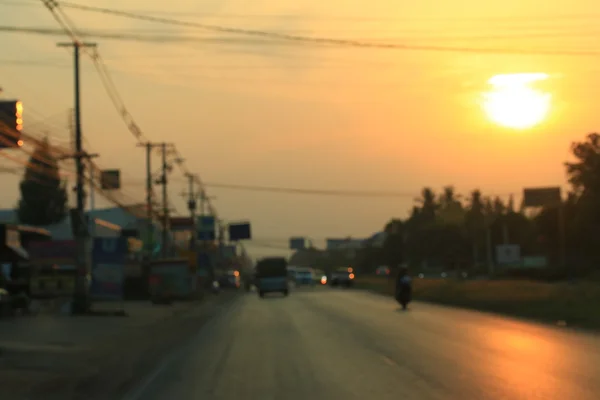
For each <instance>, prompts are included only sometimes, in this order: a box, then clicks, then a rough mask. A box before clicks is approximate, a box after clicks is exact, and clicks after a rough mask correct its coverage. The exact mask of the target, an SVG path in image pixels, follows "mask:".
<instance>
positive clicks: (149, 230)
mask: <svg viewBox="0 0 600 400" xmlns="http://www.w3.org/2000/svg"><path fill="white" fill-rule="evenodd" d="M137 146H138V147H144V148H145V149H146V237H145V238H144V239H145V240H144V242H145V245H146V249H145V250H146V251H147V255H148V258H150V255H151V253H152V250H151V249H150V248H148V247H147V246H149V244H150V243H151V242H153V241H154V223H153V215H152V209H153V191H152V184H153V182H152V150H153V149H154V148H155V147H157V146H158V144H156V143H151V142H148V143H139V144H138V145H137Z"/></svg>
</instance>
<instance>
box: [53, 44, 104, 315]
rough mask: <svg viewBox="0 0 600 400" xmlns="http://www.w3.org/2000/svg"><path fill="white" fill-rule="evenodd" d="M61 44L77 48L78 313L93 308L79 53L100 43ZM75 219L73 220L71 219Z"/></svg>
mask: <svg viewBox="0 0 600 400" xmlns="http://www.w3.org/2000/svg"><path fill="white" fill-rule="evenodd" d="M58 47H72V48H73V61H74V63H73V67H74V89H75V105H74V114H75V154H74V156H75V165H76V169H77V184H76V191H77V209H76V215H75V218H78V219H79V221H78V222H79V223H77V222H76V223H75V225H74V226H75V227H76V229H74V232H73V233H74V236H75V240H76V243H77V272H78V273H77V280H76V283H75V291H74V295H73V304H72V308H71V310H72V312H73V313H74V314H83V313H86V312H87V311H88V310H89V308H90V305H91V304H90V296H89V290H88V288H89V284H88V280H89V279H88V278H89V275H90V267H91V266H90V265H89V260H90V257H91V254H88V253H89V252H90V248H89V246H88V245H87V241H88V236H89V232H88V230H87V227H86V223H85V218H84V210H85V193H84V192H85V190H84V184H85V180H84V171H83V169H84V165H83V158H85V157H86V156H87V155H86V154H85V153H84V152H83V146H82V133H81V100H80V85H79V81H80V80H79V53H80V49H81V48H95V47H96V43H82V42H78V41H73V42H69V43H59V44H58ZM71 223H73V221H71Z"/></svg>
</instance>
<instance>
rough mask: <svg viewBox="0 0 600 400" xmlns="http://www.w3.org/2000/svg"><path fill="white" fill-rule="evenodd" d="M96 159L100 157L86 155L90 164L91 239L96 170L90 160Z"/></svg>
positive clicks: (94, 222)
mask: <svg viewBox="0 0 600 400" xmlns="http://www.w3.org/2000/svg"><path fill="white" fill-rule="evenodd" d="M96 157H100V154H97V153H94V154H86V158H87V159H88V160H89V164H90V221H91V224H92V226H91V229H90V233H91V236H92V238H94V237H95V236H96V221H95V220H94V217H93V216H92V213H93V212H94V210H95V209H96V199H95V195H94V193H95V190H94V189H95V188H94V176H95V175H96V168H95V165H94V163H93V162H92V158H96Z"/></svg>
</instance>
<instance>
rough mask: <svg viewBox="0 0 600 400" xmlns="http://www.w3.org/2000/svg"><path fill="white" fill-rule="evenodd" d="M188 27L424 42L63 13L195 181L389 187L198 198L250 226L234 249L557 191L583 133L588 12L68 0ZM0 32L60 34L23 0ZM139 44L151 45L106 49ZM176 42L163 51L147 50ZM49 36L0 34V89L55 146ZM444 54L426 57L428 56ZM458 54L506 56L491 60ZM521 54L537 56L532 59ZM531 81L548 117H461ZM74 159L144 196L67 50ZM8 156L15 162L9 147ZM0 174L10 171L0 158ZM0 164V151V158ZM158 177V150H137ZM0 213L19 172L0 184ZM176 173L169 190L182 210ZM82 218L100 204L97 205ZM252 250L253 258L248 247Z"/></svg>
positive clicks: (104, 103)
mask: <svg viewBox="0 0 600 400" xmlns="http://www.w3.org/2000/svg"><path fill="white" fill-rule="evenodd" d="M74 2H77V3H79V4H88V5H93V6H97V7H107V8H115V9H121V10H127V11H132V12H136V13H140V14H146V15H153V16H162V17H168V18H173V19H178V20H185V21H194V22H200V23H203V24H210V25H219V26H226V27H233V28H240V29H255V30H262V31H269V32H279V33H288V34H293V35H302V36H309V37H327V38H336V39H352V40H358V41H364V42H372V43H388V44H402V45H409V46H425V47H429V48H436V49H437V50H428V51H423V50H411V49H406V48H405V49H397V48H396V49H391V48H360V47H356V46H339V45H323V44H319V43H302V42H286V41H276V40H269V39H265V38H258V37H250V36H244V35H240V34H230V33H222V32H214V31H208V30H202V29H199V28H195V27H190V28H187V27H180V26H170V25H164V24H158V23H150V22H143V21H138V20H133V19H127V18H122V17H116V16H110V15H103V14H97V13H90V12H84V11H80V10H73V9H69V8H65V9H64V10H65V12H66V13H67V15H68V16H69V17H70V20H71V21H72V22H73V23H74V24H75V26H76V27H77V28H78V30H79V31H80V32H91V33H96V34H98V36H99V37H96V38H89V39H86V40H93V41H95V42H97V44H98V50H99V52H100V54H101V56H102V58H103V59H104V60H105V62H106V65H107V66H108V69H109V71H110V73H111V75H112V78H113V80H114V82H115V84H116V85H117V87H118V90H119V93H120V95H121V97H122V98H123V100H124V102H125V104H126V106H127V109H128V110H129V112H130V113H131V114H132V115H133V117H134V118H135V121H136V123H137V125H138V126H139V127H140V128H141V130H142V131H143V132H144V134H145V136H146V137H148V138H150V139H152V140H153V141H168V142H172V143H174V144H175V145H176V146H177V148H178V149H179V150H180V152H181V153H182V154H183V156H184V158H185V160H186V165H187V167H188V169H189V170H190V171H192V172H194V173H198V174H199V175H200V176H201V177H202V179H203V180H204V181H205V182H207V183H225V184H239V185H259V186H277V187H297V188H307V189H331V190H335V189H340V190H364V191H395V192H400V193H401V194H402V195H399V196H397V197H394V198H374V197H348V196H337V197H333V196H330V197H327V196H315V195H301V194H282V193H266V192H251V191H238V190H232V189H222V188H214V187H209V188H208V192H209V194H210V195H211V196H215V199H214V200H213V202H214V205H215V207H216V208H217V210H218V212H219V215H220V216H221V217H222V218H224V219H226V220H230V221H236V220H245V219H247V220H250V221H251V223H252V227H253V235H254V237H255V238H256V241H255V245H254V246H252V247H251V251H254V252H259V253H262V252H264V253H269V252H280V251H281V250H280V249H279V247H282V248H283V247H285V246H286V244H287V240H288V238H289V237H290V236H306V237H310V238H312V239H313V240H314V241H315V242H316V243H322V241H323V240H324V239H325V238H329V237H333V238H338V237H346V236H353V237H366V236H369V235H371V234H373V233H374V232H377V231H379V230H381V229H382V227H383V225H384V224H385V223H386V222H387V221H388V220H389V219H390V218H391V217H404V216H406V215H407V212H408V211H409V210H410V208H411V207H412V205H413V204H414V200H415V198H416V197H418V195H419V192H420V191H421V189H422V188H423V187H424V186H430V187H433V188H434V189H436V190H441V188H442V187H443V186H446V185H454V186H455V187H456V190H457V191H458V192H460V193H462V194H465V195H467V194H468V193H469V191H471V190H473V189H475V188H479V189H481V190H482V191H483V193H484V194H486V195H500V196H502V197H503V198H504V199H507V198H508V195H509V194H511V193H514V194H515V195H516V196H517V197H518V196H519V194H520V193H521V192H522V189H523V188H524V187H535V186H556V185H565V184H566V178H565V174H564V166H563V163H564V161H566V160H568V159H569V156H570V153H569V147H570V144H571V143H572V142H573V141H577V140H582V139H583V138H584V136H585V135H586V134H587V133H589V132H591V131H593V130H594V129H596V128H597V126H598V117H597V110H596V108H597V104H596V103H595V99H596V98H597V94H596V92H597V87H598V84H599V82H600V78H598V76H599V75H598V70H599V69H600V67H599V65H600V64H599V63H598V62H597V61H598V59H599V58H600V56H599V55H594V54H588V55H582V54H577V55H573V54H567V53H572V52H578V51H579V52H599V53H600V44H598V43H594V37H597V35H598V33H599V31H600V28H598V27H597V26H596V25H597V24H596V21H597V18H598V13H597V12H596V11H595V8H596V7H595V5H596V2H593V1H592V0H573V1H569V2H566V1H558V0H554V1H552V0H544V1H542V0H529V1H527V2H523V1H517V0H503V1H487V2H481V1H474V0H456V1H452V2H448V1H444V0H425V1H420V2H414V1H411V2H406V1H398V0H371V1H369V2H365V1H358V0H344V1H342V0H331V1H329V2H323V1H317V0H305V1H302V2H293V1H291V0H277V1H275V0H252V1H244V0H206V1H202V2H196V1H192V0H180V1H178V2H171V3H165V2H158V1H152V0H145V1H141V0H120V1H113V0H94V1H91V0H74ZM0 26H3V27H14V26H17V27H28V28H30V27H36V28H40V27H41V28H56V29H58V28H59V25H58V24H57V22H56V21H55V20H54V19H53V18H52V15H51V13H50V12H49V11H48V10H47V9H45V8H44V7H43V5H42V2H41V1H38V0H0ZM109 34H117V35H118V34H120V35H125V34H129V35H134V36H135V35H138V36H140V35H151V36H153V37H154V38H155V39H154V40H146V41H139V40H138V41H134V40H122V39H120V40H115V39H110V38H107V37H106V36H107V35H109ZM165 36H175V37H176V38H175V39H173V40H158V39H159V38H160V37H162V38H163V39H164V37H165ZM65 40H67V37H66V36H60V35H55V36H52V35H34V34H26V33H9V32H6V29H3V30H0V49H2V50H1V53H0V87H2V88H3V89H4V94H3V96H4V97H5V98H19V99H20V100H22V101H23V103H24V109H25V115H24V119H25V129H26V130H29V131H31V132H36V133H46V134H48V135H49V137H50V139H51V141H53V142H55V143H60V144H65V145H67V144H68V142H69V135H70V134H69V130H68V127H67V118H68V110H69V109H70V108H71V107H72V105H73V69H72V56H71V55H70V54H69V52H68V51H66V50H65V49H62V48H58V47H57V46H56V43H57V42H60V41H65ZM448 47H453V48H462V49H463V50H462V51H442V50H443V49H444V48H448ZM472 49H492V50H493V49H504V50H507V49H508V50H520V51H522V52H523V54H506V53H501V52H500V53H499V52H496V53H493V52H482V51H471V50H472ZM540 51H548V52H551V53H554V54H549V55H536V54H532V53H536V52H537V53H539V52H540ZM514 73H545V74H547V75H548V79H547V80H545V81H544V82H543V83H542V84H541V85H543V90H544V91H545V92H546V93H549V94H551V96H552V102H551V110H550V113H549V115H548V118H547V119H546V120H545V121H544V122H543V123H541V124H540V125H538V126H536V127H534V128H531V129H526V130H514V129H508V128H503V127H500V126H498V125H497V124H494V123H493V122H492V121H491V120H490V118H488V117H486V115H485V113H483V111H482V108H481V106H480V100H481V98H482V93H483V92H485V91H486V90H488V89H489V87H488V84H487V81H488V80H489V79H490V78H491V77H493V76H495V75H498V74H514ZM81 79H82V124H83V134H84V138H85V143H86V149H87V150H88V151H90V152H94V153H99V154H100V155H101V156H100V158H98V159H97V162H98V164H99V165H100V166H101V167H103V168H118V169H121V171H122V174H123V183H124V189H123V191H124V192H125V193H126V194H127V196H128V198H132V199H135V200H138V201H142V200H143V199H144V176H145V175H144V174H145V164H144V163H145V156H144V151H143V150H142V149H141V148H138V147H136V139H135V138H134V137H133V135H131V133H129V131H128V130H127V127H126V125H125V124H124V123H123V121H122V120H121V118H120V116H119V113H118V112H117V111H116V110H115V108H114V106H113V104H112V103H111V102H110V99H109V97H108V95H107V94H106V92H105V90H104V88H103V86H102V83H101V81H100V79H99V77H98V74H97V73H96V70H95V69H94V67H93V65H92V63H91V62H90V61H89V59H87V58H85V57H84V58H82V73H81ZM13 152H14V151H13ZM3 153H4V154H5V157H3V158H2V159H0V164H1V165H3V166H10V165H16V164H15V161H14V157H13V158H10V157H12V156H11V154H9V153H10V152H8V153H7V152H6V151H3ZM7 157H9V158H7ZM152 161H153V164H154V167H158V166H159V162H160V158H159V157H158V155H155V156H154V157H153V160H152ZM2 179H3V183H2V191H1V192H0V207H12V206H14V204H16V202H17V200H18V197H19V193H18V182H19V179H20V177H19V176H14V175H10V174H3V175H2ZM185 189H186V183H185V179H184V178H183V177H182V175H181V174H179V173H173V174H172V176H171V184H170V189H169V196H170V199H171V200H172V202H173V204H174V206H175V207H176V208H177V210H178V211H179V212H180V213H182V214H185V213H186V205H185V201H184V198H183V197H182V196H180V193H181V192H182V191H183V190H185ZM97 204H98V206H107V205H109V204H110V203H108V202H107V201H103V200H102V199H100V198H99V200H98V201H97ZM259 245H261V246H263V245H264V246H267V245H268V246H271V249H269V248H268V247H265V248H262V247H260V246H259Z"/></svg>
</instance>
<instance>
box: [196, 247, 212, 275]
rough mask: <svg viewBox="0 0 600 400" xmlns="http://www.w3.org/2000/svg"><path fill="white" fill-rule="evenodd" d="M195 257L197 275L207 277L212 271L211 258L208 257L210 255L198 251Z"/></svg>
mask: <svg viewBox="0 0 600 400" xmlns="http://www.w3.org/2000/svg"><path fill="white" fill-rule="evenodd" d="M197 257H198V258H197V263H198V269H197V271H196V273H197V275H198V276H201V277H208V276H209V272H210V270H211V269H212V257H211V256H210V253H208V252H206V251H198V253H197Z"/></svg>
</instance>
